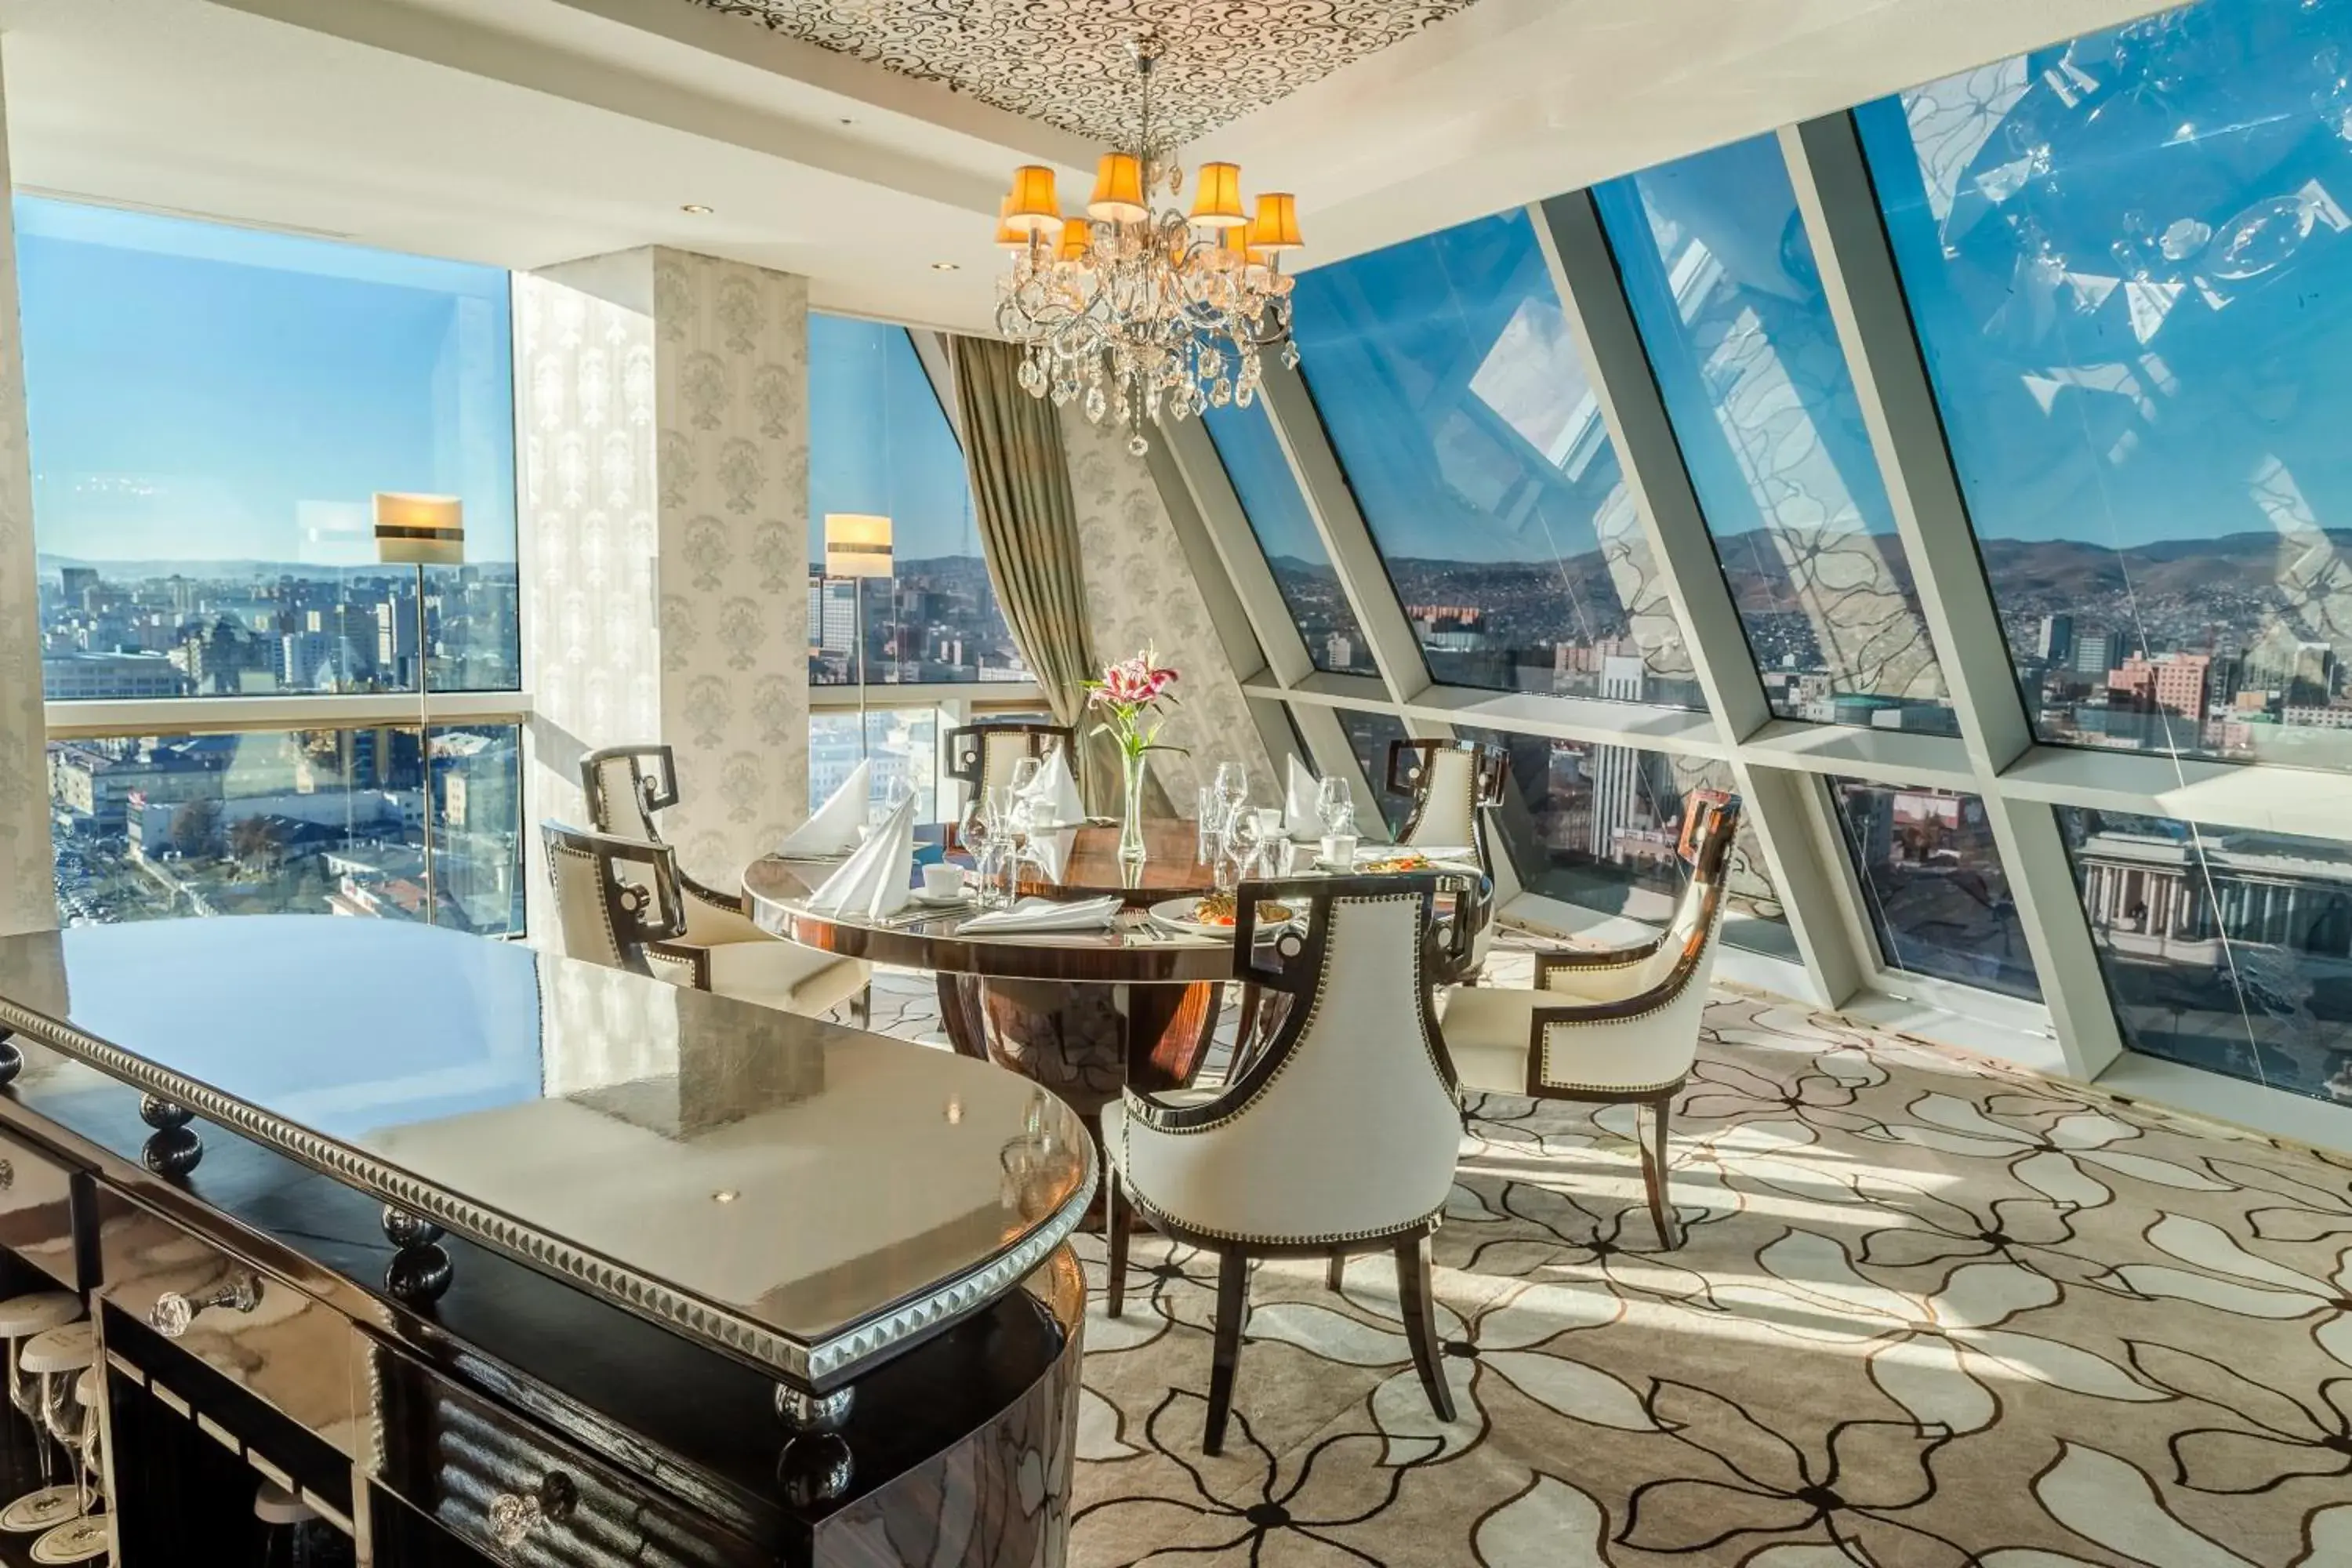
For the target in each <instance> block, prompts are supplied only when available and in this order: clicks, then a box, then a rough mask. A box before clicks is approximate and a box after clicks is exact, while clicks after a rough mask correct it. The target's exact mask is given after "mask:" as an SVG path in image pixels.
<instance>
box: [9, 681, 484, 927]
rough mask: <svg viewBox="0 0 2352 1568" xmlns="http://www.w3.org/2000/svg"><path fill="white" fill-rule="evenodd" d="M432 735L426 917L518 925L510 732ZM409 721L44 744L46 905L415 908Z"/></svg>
mask: <svg viewBox="0 0 2352 1568" xmlns="http://www.w3.org/2000/svg"><path fill="white" fill-rule="evenodd" d="M432 734H433V752H432V759H431V761H432V788H433V791H434V796H433V805H434V821H433V828H434V838H433V878H432V888H433V899H432V903H433V905H434V914H433V921H434V923H435V924H436V925H444V926H449V927H453V928H455V929H456V930H458V931H475V932H478V933H479V934H482V935H485V936H501V935H507V934H509V933H512V932H518V931H521V930H522V929H523V923H522V919H523V916H522V907H523V892H522V837H521V835H522V821H523V811H522V773H521V742H520V731H519V730H518V729H517V728H516V727H515V726H514V725H511V724H478V725H459V726H452V727H449V728H446V729H445V728H443V727H442V726H440V725H436V726H434V729H433V731H432ZM416 737H417V731H416V730H415V727H414V726H411V727H409V728H407V729H399V728H396V727H390V726H387V727H384V728H381V729H364V730H293V731H245V732H239V733H236V734H225V735H138V736H122V737H119V738H111V739H107V740H100V741H52V742H49V791H50V808H51V811H50V814H51V816H52V819H53V821H54V823H55V828H54V836H55V838H56V843H57V854H58V920H59V921H61V922H62V923H64V924H66V925H90V924H101V923H109V922H112V921H145V920H166V919H172V918H175V917H178V916H184V915H244V914H308V915H325V914H336V915H353V916H362V917H368V918H373V919H377V920H395V921H421V920H423V919H425V908H426V899H425V851H424V820H425V813H424V798H423V787H424V774H423V770H422V766H421V763H422V759H421V758H420V757H419V756H418V753H417V745H416Z"/></svg>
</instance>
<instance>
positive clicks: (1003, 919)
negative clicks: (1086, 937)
mask: <svg viewBox="0 0 2352 1568" xmlns="http://www.w3.org/2000/svg"><path fill="white" fill-rule="evenodd" d="M1118 910H1119V900H1118V899H1116V898H1107V899H1088V900H1085V901H1084V902H1082V903H1074V904H1061V903H1055V901H1054V900H1051V899H1024V900H1021V901H1020V902H1019V903H1017V904H1015V905H1013V907H1012V908H1011V909H1009V910H990V911H989V912H988V913H986V914H984V915H974V916H972V917H971V919H970V920H968V921H964V922H963V924H961V925H960V926H958V927H957V928H956V930H957V931H959V932H961V931H1100V930H1101V929H1102V928H1103V927H1105V926H1107V925H1108V924H1110V922H1111V921H1113V920H1114V919H1116V918H1117V917H1118Z"/></svg>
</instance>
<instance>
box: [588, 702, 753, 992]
mask: <svg viewBox="0 0 2352 1568" xmlns="http://www.w3.org/2000/svg"><path fill="white" fill-rule="evenodd" d="M580 788H581V790H582V792H583V794H585V795H587V797H588V826H590V827H592V828H593V829H594V830H595V831H597V832H598V833H609V834H611V835H613V836H614V837H618V838H632V839H635V840H636V841H637V842H638V843H640V844H659V843H661V842H662V836H661V831H660V829H658V828H656V826H654V813H656V812H657V811H662V810H665V809H667V807H669V806H673V805H677V762H676V759H675V758H674V756H673V755H672V753H671V751H670V748H669V747H667V746H652V745H645V746H606V747H605V748H604V750H602V751H596V752H589V753H588V754H587V755H586V756H584V757H583V758H581V759H580ZM677 885H678V891H679V893H680V894H681V895H682V896H683V897H684V899H685V900H686V904H685V908H686V930H685V931H683V932H682V933H680V935H679V937H678V940H679V941H680V942H685V943H686V944H687V945H688V946H690V947H718V946H719V945H721V944H723V943H726V942H772V941H774V940H775V939H774V938H773V937H771V936H770V935H768V933H767V932H765V931H761V929H760V928H759V927H758V926H756V925H754V924H752V923H751V917H750V916H749V915H747V914H745V913H744V907H743V895H742V892H741V891H740V889H739V890H737V891H735V892H733V893H729V892H724V891H722V890H720V889H716V888H709V887H705V886H704V885H703V884H701V883H700V882H698V881H696V880H695V879H693V878H692V877H689V876H688V875H687V874H686V872H685V871H684V870H680V871H679V872H678V874H677Z"/></svg>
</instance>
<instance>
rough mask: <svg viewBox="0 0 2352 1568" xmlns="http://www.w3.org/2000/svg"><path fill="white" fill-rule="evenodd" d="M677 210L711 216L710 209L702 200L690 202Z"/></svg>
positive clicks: (698, 215) (697, 215) (695, 214)
mask: <svg viewBox="0 0 2352 1568" xmlns="http://www.w3.org/2000/svg"><path fill="white" fill-rule="evenodd" d="M677 210H678V211H680V212H682V213H691V214H692V215H693V216H696V217H709V216H710V209H709V207H707V206H704V205H702V204H701V203H700V202H688V203H687V204H686V205H684V206H681V207H679V208H678V209H677Z"/></svg>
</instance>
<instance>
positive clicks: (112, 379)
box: [16, 197, 522, 933]
mask: <svg viewBox="0 0 2352 1568" xmlns="http://www.w3.org/2000/svg"><path fill="white" fill-rule="evenodd" d="M16 224H17V231H16V237H17V258H18V277H19V288H20V291H21V300H22V317H23V328H24V357H25V378H26V396H27V409H28V423H29V426H30V437H31V458H32V472H33V517H34V531H35V541H36V544H37V550H38V557H39V560H38V564H39V603H40V617H41V648H42V661H41V662H42V679H43V684H44V687H45V689H46V693H47V697H48V698H49V700H50V702H51V704H52V708H51V728H52V731H53V733H56V734H57V735H58V736H59V738H58V739H56V740H54V741H53V742H52V743H51V746H50V750H49V761H50V780H49V783H50V799H51V807H52V812H51V815H52V821H53V830H54V834H55V837H56V842H57V847H58V907H59V913H60V916H61V917H62V918H64V919H66V920H68V921H110V920H123V919H139V918H150V917H153V916H158V915H173V914H207V913H239V912H249V911H251V912H259V911H274V910H292V911H299V912H308V913H327V912H340V913H344V914H353V915H371V916H377V917H381V918H387V919H421V918H425V916H426V915H427V914H428V912H429V914H430V916H431V918H432V919H434V920H435V921H437V922H439V923H443V924H449V925H454V926H457V927H459V928H461V929H465V930H470V931H482V932H488V933H500V932H506V931H514V930H517V929H519V928H520V922H521V907H522V900H521V889H520V867H521V856H520V831H521V820H522V810H521V804H520V798H519V784H518V780H519V773H520V768H519V760H518V743H517V735H518V731H517V729H516V727H515V725H514V722H513V721H512V720H513V711H514V710H516V709H518V708H519V706H520V699H519V698H517V697H515V696H513V695H512V694H513V693H515V691H516V689H517V687H518V685H519V684H520V641H521V639H520V621H519V614H520V606H519V596H518V592H517V580H516V568H515V483H514V467H515V465H514V417H513V393H512V386H511V380H510V374H509V353H510V347H509V327H508V293H507V290H508V284H507V276H506V274H505V273H504V272H502V271H499V270H498V269H496V268H486V267H476V266H469V265H466V264H463V263H458V262H451V261H441V260H435V259H430V258H420V257H413V256H402V255H394V254H392V253H389V252H384V251H378V250H370V249H364V248H362V247H355V246H348V245H339V244H331V243H329V242H326V241H322V240H317V239H310V238H304V237H295V236H289V235H283V234H274V233H264V232H258V231H254V230H249V229H241V228H231V227H226V226H219V225H214V224H204V223H194V222H189V221H185V220H182V219H176V218H167V217H159V216H151V215H147V214H142V213H132V212H123V211H117V210H113V209H108V208H99V207H89V206H82V205H72V204H68V203H64V202H58V201H50V200H44V199H38V198H32V197H26V198H20V199H19V200H18V201H17V203H16ZM377 491H408V492H421V493H430V494H435V495H446V496H451V497H455V498H456V499H457V500H459V501H460V502H461V503H462V506H463V516H464V525H465V552H466V560H465V563H463V564H462V565H447V566H433V567H429V568H427V569H426V570H425V574H424V578H423V581H422V584H420V583H419V580H418V577H417V575H416V573H415V568H413V567H409V566H399V565H384V564H381V563H378V561H377V559H376V548H375V542H374V518H373V494H374V493H375V492H377ZM420 612H421V613H420ZM420 684H422V685H425V686H426V687H428V688H429V693H428V694H427V700H428V701H429V704H430V712H431V717H432V729H431V731H430V734H429V744H425V745H420V738H421V736H422V735H423V732H422V731H420V729H419V723H420V721H421V715H420V711H419V695H418V688H419V686H420ZM501 694H507V695H501ZM256 699H287V700H293V702H294V706H293V707H292V708H291V709H287V708H285V707H284V706H283V704H281V705H280V709H279V710H278V711H277V712H276V713H275V714H274V715H273V720H272V721H271V722H269V723H268V724H267V725H257V726H256V727H253V728H247V727H245V726H244V725H243V724H242V723H241V722H240V714H248V715H249V714H253V713H255V712H256V710H254V709H253V708H251V707H250V706H249V704H250V703H251V701H252V700H256ZM241 705H246V706H241ZM313 709H315V710H316V711H315V712H312V711H310V710H313ZM175 714H184V715H185V716H186V720H185V721H181V720H179V719H177V718H175V717H174V715H175ZM474 715H482V716H485V717H487V718H489V719H491V720H492V721H489V722H479V723H469V722H465V720H467V718H469V717H471V716H474ZM198 721H201V724H202V726H203V728H202V730H201V731H195V732H190V731H186V730H185V729H184V722H191V723H192V722H198ZM109 725H116V726H121V727H118V728H114V729H111V730H109V729H107V728H106V726H109ZM428 794H429V796H430V802H431V806H432V810H431V812H430V816H431V819H432V824H433V833H434V851H435V854H434V876H433V878H432V879H431V881H432V897H431V900H430V907H429V910H428V900H427V896H426V881H427V879H426V877H425V854H424V833H425V820H426V817H427V815H428V814H427V811H426V809H425V806H426V797H427V795H428Z"/></svg>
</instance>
